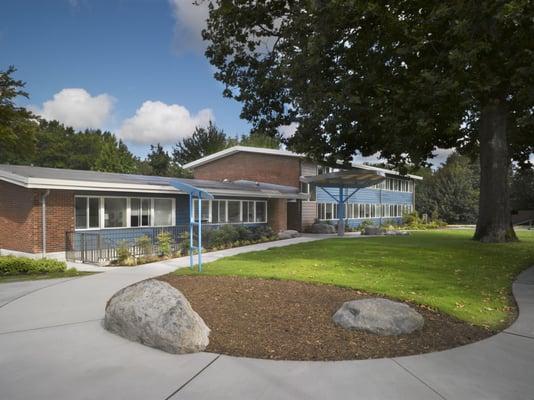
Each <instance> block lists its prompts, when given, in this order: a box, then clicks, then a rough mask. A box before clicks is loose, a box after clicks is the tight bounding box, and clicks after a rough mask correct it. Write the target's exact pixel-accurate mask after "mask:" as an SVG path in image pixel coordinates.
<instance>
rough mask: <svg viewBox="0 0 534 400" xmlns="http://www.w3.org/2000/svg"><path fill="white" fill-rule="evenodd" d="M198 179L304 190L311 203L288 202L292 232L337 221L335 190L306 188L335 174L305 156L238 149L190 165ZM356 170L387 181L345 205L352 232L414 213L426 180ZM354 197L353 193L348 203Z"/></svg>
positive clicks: (287, 219)
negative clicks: (418, 186)
mask: <svg viewBox="0 0 534 400" xmlns="http://www.w3.org/2000/svg"><path fill="white" fill-rule="evenodd" d="M184 167H185V168H188V169H190V170H191V171H192V172H193V175H194V177H195V178H196V179H210V180H219V181H225V180H227V181H234V180H239V179H246V180H251V181H259V182H269V183H274V184H280V185H287V186H291V187H294V188H299V191H300V192H301V193H304V194H307V195H308V198H307V199H289V200H287V199H285V200H280V202H282V203H285V207H283V206H282V207H281V209H285V210H286V221H287V222H286V226H287V228H288V229H295V230H298V231H306V230H307V229H308V228H309V227H310V226H311V225H312V224H313V223H314V222H315V221H316V220H322V221H335V220H336V219H337V215H338V213H337V204H336V202H335V201H334V200H333V198H332V196H330V195H329V193H330V194H333V195H335V194H336V193H335V192H336V190H337V189H334V188H328V187H326V188H317V189H316V188H313V187H311V188H310V186H309V185H308V184H303V183H302V182H301V177H304V176H313V175H317V174H322V173H326V172H329V171H331V170H332V169H331V168H328V167H324V166H321V165H318V164H317V163H313V162H311V161H309V160H307V159H306V158H305V157H304V156H302V155H299V154H296V153H293V152H290V151H286V150H276V149H264V148H255V147H244V146H235V147H231V148H229V149H226V150H223V151H220V152H218V153H215V154H211V155H209V156H206V157H203V158H201V159H199V160H196V161H193V162H191V163H189V164H186V165H184ZM353 168H355V169H362V170H374V171H380V172H381V173H383V174H384V175H385V179H384V180H383V181H382V182H381V183H379V184H377V185H374V186H371V187H368V188H364V189H359V190H358V191H357V193H354V194H353V195H352V196H351V197H350V199H349V200H348V202H347V204H346V205H345V213H344V215H345V217H346V219H347V223H348V224H349V225H351V226H357V225H359V224H360V223H361V221H363V220H372V221H373V222H374V223H375V224H382V223H384V222H387V221H390V220H394V221H395V222H398V221H400V219H401V217H402V215H403V214H404V213H406V212H410V211H413V210H414V207H415V197H414V196H415V194H414V193H415V181H416V180H420V179H422V178H421V177H419V176H415V175H404V176H403V175H400V174H399V173H398V172H396V171H392V170H385V169H382V168H375V167H371V166H368V165H362V164H353ZM351 194H352V191H351V190H347V194H346V197H349V196H350V195H351Z"/></svg>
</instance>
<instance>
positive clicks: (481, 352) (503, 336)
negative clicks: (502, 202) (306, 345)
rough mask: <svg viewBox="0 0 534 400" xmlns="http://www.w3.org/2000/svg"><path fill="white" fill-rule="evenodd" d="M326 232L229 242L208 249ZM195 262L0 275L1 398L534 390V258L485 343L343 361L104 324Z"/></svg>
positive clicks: (446, 394)
mask: <svg viewBox="0 0 534 400" xmlns="http://www.w3.org/2000/svg"><path fill="white" fill-rule="evenodd" d="M320 238H321V237H301V238H296V239H289V240H284V241H278V242H273V243H263V244H260V245H253V246H246V247H242V248H236V249H229V250H224V251H219V252H214V253H209V254H205V256H204V259H205V261H211V260H215V259H217V258H220V257H224V256H227V255H233V254H237V253H242V252H246V251H254V250H263V249H267V248H269V247H274V246H286V245H289V244H294V243H301V242H304V241H310V240H317V239H320ZM187 263H188V258H180V259H176V260H171V261H168V262H161V263H155V264H147V265H145V266H141V267H136V268H114V269H108V270H106V271H107V272H104V273H101V274H95V275H90V276H85V277H81V278H75V279H64V280H49V281H37V282H21V283H8V284H2V285H0V371H1V373H0V398H1V399H9V400H16V399H40V398H50V399H55V400H62V399H69V400H70V399H106V398H113V399H129V400H131V399H143V400H147V399H161V400H163V399H213V398H217V399H326V398H351V399H354V398H361V399H469V400H471V399H507V400H509V399H532V398H534V268H531V269H529V270H527V271H525V272H523V273H522V274H521V275H520V276H519V277H518V279H517V281H516V282H515V283H514V285H513V291H514V295H515V297H516V300H517V303H518V304H519V307H520V315H519V318H518V319H517V321H516V322H515V323H514V324H513V325H512V326H510V327H509V328H508V329H506V330H505V331H504V332H502V333H499V334H497V335H495V336H493V337H490V338H488V339H486V340H483V341H481V342H478V343H474V344H471V345H468V346H463V347H459V348H456V349H452V350H448V351H443V352H438V353H430V354H425V355H419V356H411V357H401V358H395V359H378V360H361V361H341V362H297V361H269V360H256V359H244V358H235V357H229V356H221V355H218V354H211V353H199V354H192V355H180V356H176V355H170V354H167V353H164V352H162V351H159V350H155V349H152V348H148V347H145V346H142V345H140V344H137V343H133V342H129V341H127V340H124V339H122V338H120V337H118V336H115V335H112V334H110V333H108V332H107V331H105V330H104V329H103V328H102V325H101V321H102V318H103V316H104V307H105V304H106V301H107V300H108V299H109V297H111V296H112V295H113V293H115V292H116V291H117V290H119V289H120V288H122V287H124V286H127V285H129V284H132V283H134V282H137V281H139V280H142V279H147V278H150V277H153V276H157V275H161V274H164V273H167V272H170V271H172V270H174V269H176V268H178V267H183V266H186V265H187ZM88 269H90V268H88Z"/></svg>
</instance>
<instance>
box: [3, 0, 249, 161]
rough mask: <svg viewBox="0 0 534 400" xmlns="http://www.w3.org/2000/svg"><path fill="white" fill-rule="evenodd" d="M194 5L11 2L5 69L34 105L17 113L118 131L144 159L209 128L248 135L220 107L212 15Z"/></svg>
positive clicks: (144, 0)
mask: <svg viewBox="0 0 534 400" xmlns="http://www.w3.org/2000/svg"><path fill="white" fill-rule="evenodd" d="M191 2H192V0H185V1H182V0H171V1H169V0H108V1H104V0H77V1H75V0H70V1H69V0H48V1H42V0H41V1H37V0H34V1H30V0H5V1H3V2H2V12H1V13H0V60H1V63H0V69H5V68H6V67H7V66H8V65H10V64H13V65H15V66H16V67H17V68H18V72H17V74H16V77H17V78H18V79H22V80H24V81H26V82H27V86H26V88H27V90H28V91H29V93H30V99H29V100H28V101H26V100H24V99H21V100H20V102H19V103H20V104H22V105H25V106H28V107H30V108H31V109H33V110H34V111H36V112H37V113H39V114H41V115H43V116H44V117H45V118H54V119H60V120H63V122H65V123H68V124H70V125H75V127H77V128H83V127H92V128H97V127H98V128H102V129H109V130H112V131H113V132H115V133H117V134H119V135H122V136H123V137H124V138H126V139H127V140H126V142H127V143H128V144H129V146H130V147H131V148H132V150H133V151H134V152H135V153H136V154H139V155H143V154H144V153H146V150H147V149H148V147H149V143H152V142H153V143H155V142H156V141H162V142H164V143H167V144H170V143H173V142H176V141H178V140H179V139H180V137H183V136H185V135H186V134H187V132H190V131H191V130H192V127H193V126H195V125H196V124H200V125H202V124H205V123H207V121H208V120H209V119H214V120H215V123H216V124H217V125H218V126H220V127H221V128H223V129H224V130H225V131H226V132H227V133H228V134H230V135H232V136H234V135H236V134H240V135H241V134H244V133H247V132H248V131H249V129H250V128H249V125H248V124H247V123H246V122H245V121H243V120H241V119H240V118H239V112H240V109H241V107H240V104H239V103H237V102H235V101H233V100H229V99H225V98H223V97H222V94H221V92H222V86H221V84H220V83H218V82H217V81H216V80H215V79H214V78H213V72H214V70H213V68H212V67H211V66H210V65H209V63H208V62H207V60H206V59H205V57H204V55H203V47H204V45H203V43H202V41H201V39H200V30H201V29H202V25H203V20H204V19H205V10H202V9H198V7H196V6H193V5H192V4H191ZM136 113H137V116H136ZM173 124H174V125H175V126H178V128H177V129H174V130H173V129H171V126H172V125H173ZM171 131H172V132H171ZM175 131H176V133H175Z"/></svg>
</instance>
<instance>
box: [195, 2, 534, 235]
mask: <svg viewBox="0 0 534 400" xmlns="http://www.w3.org/2000/svg"><path fill="white" fill-rule="evenodd" d="M209 6H210V7H209V8H210V11H209V19H208V25H207V29H206V30H204V31H203V36H204V39H206V40H208V41H209V45H208V48H207V51H206V55H207V57H208V59H209V61H210V62H211V63H212V64H213V65H214V66H215V67H216V68H217V69H218V72H217V73H216V74H215V77H216V78H217V79H218V80H220V81H221V82H223V83H224V84H225V85H226V88H225V90H224V92H223V94H224V95H225V96H227V97H233V98H235V99H237V100H238V101H240V102H242V103H243V110H242V113H241V116H242V117H243V118H245V119H247V120H248V121H250V122H251V123H252V124H253V127H254V128H253V129H254V131H261V132H266V133H269V134H271V135H273V136H274V135H276V130H277V128H278V127H279V126H281V125H289V124H290V123H297V124H298V128H297V131H296V133H295V135H294V136H293V137H292V138H291V139H289V141H288V144H289V146H290V148H291V149H292V150H295V151H297V152H304V153H307V154H308V155H309V156H310V157H312V158H315V159H318V160H321V159H323V158H327V161H330V162H332V161H335V160H337V159H339V160H342V161H343V162H345V163H349V162H350V161H351V158H352V156H353V155H354V154H355V153H356V151H360V152H361V153H362V154H363V155H364V156H369V155H372V154H374V153H376V152H380V153H381V155H382V157H384V158H387V159H388V160H389V161H390V162H392V163H394V164H396V165H399V166H400V167H401V170H403V167H404V166H405V165H406V164H415V165H421V164H424V163H425V160H426V159H427V158H429V157H431V156H432V151H434V150H435V149H436V148H437V147H441V148H452V147H456V148H458V149H459V150H460V151H462V152H471V153H479V154H480V166H481V177H480V184H481V192H480V204H479V209H480V214H479V219H478V221H477V229H476V233H475V238H476V239H478V240H481V241H486V242H501V241H509V240H516V236H515V233H514V231H513V228H512V225H511V219H510V207H509V178H508V177H509V174H508V170H509V167H510V160H511V159H514V160H516V161H518V162H519V163H520V164H521V165H522V166H524V165H525V162H526V160H527V159H528V156H529V154H530V153H532V151H533V149H534V135H532V131H533V128H534V113H533V111H532V110H533V109H532V107H533V104H534V90H532V87H534V42H533V41H532V37H534V24H533V23H532V19H533V18H534V3H533V2H529V1H523V0H510V1H503V0H499V1H494V0H492V1H490V0H483V1H478V2H441V3H436V2H428V1H423V0H414V1H409V2H407V1H401V0H397V1H389V2H382V1H366V2H360V1H330V2H328V1H312V2H310V1H304V0H296V1H294V0H292V1H289V0H272V1H269V2H245V1H237V0H234V1H222V0H217V1H209Z"/></svg>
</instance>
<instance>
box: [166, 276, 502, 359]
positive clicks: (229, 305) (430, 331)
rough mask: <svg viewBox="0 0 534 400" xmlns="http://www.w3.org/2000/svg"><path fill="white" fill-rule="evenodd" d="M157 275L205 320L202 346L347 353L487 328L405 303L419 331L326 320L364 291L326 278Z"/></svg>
mask: <svg viewBox="0 0 534 400" xmlns="http://www.w3.org/2000/svg"><path fill="white" fill-rule="evenodd" d="M159 279H161V280H163V281H165V282H168V283H170V284H171V285H172V286H174V287H176V288H177V289H178V290H180V291H181V292H182V293H183V294H184V295H185V296H186V297H187V299H188V300H189V302H190V303H191V305H192V307H193V309H194V310H195V311H196V312H198V313H199V314H200V316H201V317H202V318H203V319H204V321H205V322H206V324H207V325H208V326H209V327H210V329H211V333H210V337H209V339H210V343H209V345H208V347H207V349H206V351H209V352H213V353H222V354H228V355H232V356H243V357H253V358H267V359H276V360H350V359H369V358H381V357H397V356H406V355H412V354H421V353H427V352H431V351H438V350H445V349H449V348H452V347H456V346H461V345H464V344H468V343H471V342H475V341H478V340H481V339H483V338H485V337H488V336H490V335H492V334H493V333H494V332H491V331H489V330H486V329H484V328H481V327H476V326H472V325H470V324H468V323H465V322H462V321H459V320H457V319H454V318H452V317H450V316H447V315H445V314H442V313H438V312H435V311H433V310H430V309H428V308H425V307H420V306H416V305H413V304H411V306H412V307H414V308H415V309H416V310H417V311H418V312H420V313H421V314H422V315H423V317H424V318H425V325H424V327H423V329H422V330H421V331H417V332H414V333H411V334H409V335H401V336H378V335H375V334H372V333H366V332H359V331H349V330H346V329H344V328H341V327H339V326H336V325H335V324H334V323H333V322H332V319H331V317H332V315H333V314H334V313H335V311H336V310H337V309H338V308H339V307H340V306H341V304H342V303H343V302H345V301H348V300H357V299H362V298H368V297H376V296H371V295H369V294H367V293H363V292H361V291H357V290H352V289H344V288H340V287H336V286H330V285H314V284H308V283H303V282H294V281H279V280H265V279H248V278H242V277H231V276H176V275H173V274H169V275H165V276H162V277H160V278H159Z"/></svg>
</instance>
